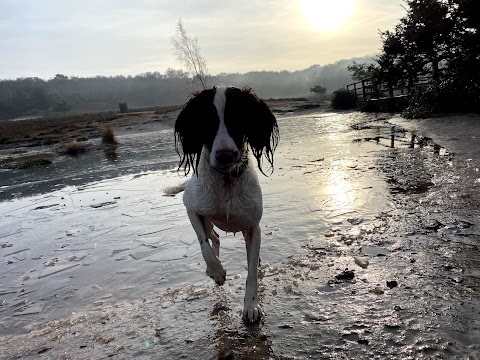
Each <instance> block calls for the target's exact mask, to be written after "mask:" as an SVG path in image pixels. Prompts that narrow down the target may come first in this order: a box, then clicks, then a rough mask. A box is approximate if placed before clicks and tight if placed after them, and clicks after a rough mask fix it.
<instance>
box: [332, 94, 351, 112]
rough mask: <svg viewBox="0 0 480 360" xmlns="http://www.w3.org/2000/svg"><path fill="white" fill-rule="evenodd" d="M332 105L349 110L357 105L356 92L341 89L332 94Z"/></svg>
mask: <svg viewBox="0 0 480 360" xmlns="http://www.w3.org/2000/svg"><path fill="white" fill-rule="evenodd" d="M331 104H332V107H333V108H334V109H335V110H349V109H355V108H356V107H357V99H356V98H355V94H354V93H352V92H351V91H348V90H347V89H339V90H337V91H334V92H333V94H332V101H331Z"/></svg>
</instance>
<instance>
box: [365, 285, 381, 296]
mask: <svg viewBox="0 0 480 360" xmlns="http://www.w3.org/2000/svg"><path fill="white" fill-rule="evenodd" d="M368 292H369V293H371V294H377V295H382V294H383V293H384V291H383V290H382V289H380V288H379V287H376V288H374V289H369V290H368Z"/></svg>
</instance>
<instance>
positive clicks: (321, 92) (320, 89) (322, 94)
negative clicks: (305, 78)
mask: <svg viewBox="0 0 480 360" xmlns="http://www.w3.org/2000/svg"><path fill="white" fill-rule="evenodd" d="M310 92H313V93H315V94H317V95H320V97H321V98H325V94H326V92H327V88H326V87H325V86H322V85H315V86H314V87H311V88H310Z"/></svg>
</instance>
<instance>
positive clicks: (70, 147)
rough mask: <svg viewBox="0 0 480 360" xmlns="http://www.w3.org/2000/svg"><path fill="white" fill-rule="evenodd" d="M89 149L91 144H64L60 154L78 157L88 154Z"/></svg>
mask: <svg viewBox="0 0 480 360" xmlns="http://www.w3.org/2000/svg"><path fill="white" fill-rule="evenodd" d="M89 147H90V146H89V144H88V143H86V142H76V141H70V142H68V143H66V144H64V145H63V146H62V147H61V148H60V154H62V155H69V156H78V155H81V154H84V153H86V152H87V151H88V149H89Z"/></svg>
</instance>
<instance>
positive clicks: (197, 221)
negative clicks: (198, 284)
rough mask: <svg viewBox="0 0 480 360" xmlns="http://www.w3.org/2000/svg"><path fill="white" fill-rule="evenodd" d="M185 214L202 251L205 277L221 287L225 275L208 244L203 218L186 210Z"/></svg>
mask: <svg viewBox="0 0 480 360" xmlns="http://www.w3.org/2000/svg"><path fill="white" fill-rule="evenodd" d="M187 214H188V218H189V219H190V222H191V223H192V226H193V229H194V230H195V232H196V233H197V237H198V242H199V243H200V248H201V249H202V255H203V258H204V259H205V263H206V264H207V275H208V276H210V277H211V278H212V279H213V280H215V282H216V283H217V284H218V285H223V284H224V283H225V277H226V275H227V273H226V271H225V269H224V268H223V266H222V263H221V262H220V259H219V258H218V257H217V256H216V255H215V251H214V250H213V249H212V247H211V245H210V243H209V242H208V237H207V233H206V230H205V222H204V218H203V216H200V215H198V214H196V213H195V212H193V211H189V210H187Z"/></svg>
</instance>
